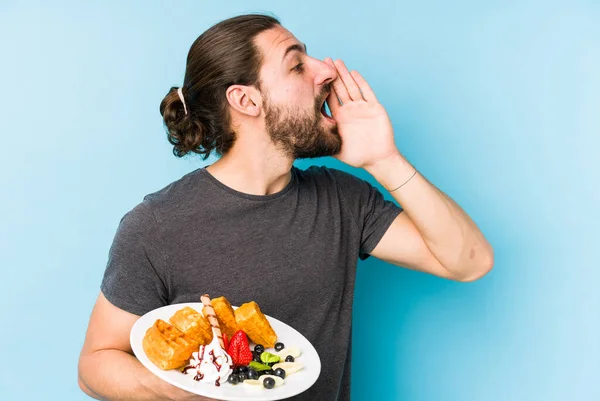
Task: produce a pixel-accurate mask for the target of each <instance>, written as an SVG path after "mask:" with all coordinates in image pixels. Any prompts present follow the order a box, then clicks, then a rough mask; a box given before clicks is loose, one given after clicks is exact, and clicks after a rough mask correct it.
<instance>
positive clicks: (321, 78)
mask: <svg viewBox="0 0 600 401" xmlns="http://www.w3.org/2000/svg"><path fill="white" fill-rule="evenodd" d="M325 60H329V59H325ZM315 61H316V62H317V65H318V67H317V74H316V75H315V80H316V84H317V85H319V86H320V85H326V84H328V83H330V82H333V81H334V80H335V79H336V78H337V71H336V69H335V67H333V66H331V65H329V64H328V63H327V62H325V61H321V60H317V59H315ZM332 64H333V61H332Z"/></svg>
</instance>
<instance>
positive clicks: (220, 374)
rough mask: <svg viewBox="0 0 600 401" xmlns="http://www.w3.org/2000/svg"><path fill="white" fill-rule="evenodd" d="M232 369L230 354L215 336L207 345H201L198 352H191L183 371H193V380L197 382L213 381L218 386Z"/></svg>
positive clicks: (225, 379) (187, 372)
mask: <svg viewBox="0 0 600 401" xmlns="http://www.w3.org/2000/svg"><path fill="white" fill-rule="evenodd" d="M232 369H233V361H232V359H231V356H229V354H228V353H227V352H225V350H224V349H223V348H221V344H220V343H219V339H218V338H217V336H213V340H212V341H211V343H210V344H208V345H201V346H200V349H199V350H198V352H194V353H193V354H192V358H191V359H190V364H189V365H188V366H186V367H185V368H184V370H183V373H186V374H190V373H195V375H194V380H196V381H199V382H206V383H208V382H214V383H215V386H220V385H221V383H222V382H225V381H227V378H228V377H229V375H230V374H231V372H232Z"/></svg>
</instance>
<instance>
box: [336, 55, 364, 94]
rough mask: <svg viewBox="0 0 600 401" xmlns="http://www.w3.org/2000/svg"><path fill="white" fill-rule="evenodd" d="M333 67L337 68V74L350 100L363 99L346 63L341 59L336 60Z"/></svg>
mask: <svg viewBox="0 0 600 401" xmlns="http://www.w3.org/2000/svg"><path fill="white" fill-rule="evenodd" d="M335 67H336V68H337V71H338V76H339V77H340V78H341V79H342V82H343V83H344V86H345V87H346V89H347V91H348V95H349V96H350V98H351V99H352V100H363V97H362V94H361V93H360V89H359V87H358V84H357V83H356V81H355V80H354V78H353V77H352V75H351V74H350V72H349V71H348V68H346V64H344V62H343V61H342V60H336V61H335Z"/></svg>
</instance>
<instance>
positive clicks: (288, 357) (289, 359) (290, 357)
mask: <svg viewBox="0 0 600 401" xmlns="http://www.w3.org/2000/svg"><path fill="white" fill-rule="evenodd" d="M294 360H295V359H294V357H293V356H291V355H288V356H287V358H285V361H286V362H294Z"/></svg>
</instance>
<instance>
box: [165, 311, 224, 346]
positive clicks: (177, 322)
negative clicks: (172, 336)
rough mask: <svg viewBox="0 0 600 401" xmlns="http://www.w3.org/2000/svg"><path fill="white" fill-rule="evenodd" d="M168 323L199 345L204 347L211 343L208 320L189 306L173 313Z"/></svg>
mask: <svg viewBox="0 0 600 401" xmlns="http://www.w3.org/2000/svg"><path fill="white" fill-rule="evenodd" d="M169 322H170V323H171V324H172V325H173V326H175V327H177V328H178V329H179V330H181V331H182V332H183V333H184V334H185V335H186V336H188V337H190V338H192V339H194V340H196V341H197V342H198V344H199V345H206V344H209V343H210V342H211V341H212V336H213V335H212V330H211V328H210V323H208V319H207V318H206V317H204V316H202V314H201V313H199V312H198V311H196V310H195V309H193V308H190V307H189V306H186V307H185V308H183V309H180V310H178V311H177V312H175V314H174V315H173V316H171V318H170V319H169Z"/></svg>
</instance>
